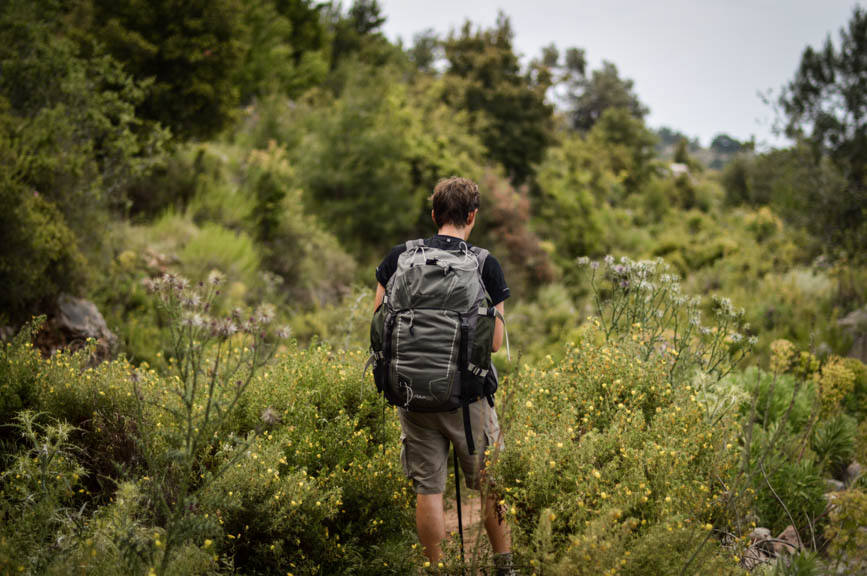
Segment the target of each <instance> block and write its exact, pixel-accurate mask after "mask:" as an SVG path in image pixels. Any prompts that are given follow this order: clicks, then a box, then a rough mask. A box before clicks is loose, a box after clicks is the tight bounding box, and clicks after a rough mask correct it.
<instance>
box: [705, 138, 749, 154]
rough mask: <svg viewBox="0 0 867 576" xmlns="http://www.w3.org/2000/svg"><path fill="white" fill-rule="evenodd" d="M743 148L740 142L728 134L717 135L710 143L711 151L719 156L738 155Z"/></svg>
mask: <svg viewBox="0 0 867 576" xmlns="http://www.w3.org/2000/svg"><path fill="white" fill-rule="evenodd" d="M743 146H744V145H743V144H742V143H741V142H740V141H738V140H736V139H734V138H732V137H731V136H729V135H728V134H717V135H716V136H714V138H713V140H711V143H710V149H711V150H713V151H714V152H716V153H718V154H736V153H738V152H740V151H741V148H743Z"/></svg>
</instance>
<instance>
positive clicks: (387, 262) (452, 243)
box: [376, 234, 509, 306]
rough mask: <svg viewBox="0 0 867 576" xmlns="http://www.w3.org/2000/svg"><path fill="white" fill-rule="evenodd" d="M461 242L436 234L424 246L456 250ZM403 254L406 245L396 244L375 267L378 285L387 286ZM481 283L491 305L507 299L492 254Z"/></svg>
mask: <svg viewBox="0 0 867 576" xmlns="http://www.w3.org/2000/svg"><path fill="white" fill-rule="evenodd" d="M463 241H464V239H463V238H457V237H455V236H446V235H444V234H437V235H436V236H431V237H430V238H426V239H425V241H424V245H425V246H430V247H431V248H439V249H441V250H456V249H457V246H458V245H459V244H460V243H461V242H463ZM467 247H468V248H472V244H470V243H467ZM404 252H406V244H398V245H397V246H395V247H394V248H392V249H391V252H389V253H388V256H386V257H385V259H384V260H383V261H382V263H381V264H380V265H379V266H377V268H376V280H377V281H378V282H379V283H380V284H382V285H383V286H385V285H387V284H388V280H389V278H391V276H392V274H394V272H395V270H397V259H398V258H399V257H400V255H401V254H403V253H404ZM482 282H483V283H484V284H485V290H487V291H488V295H489V296H490V297H491V304H492V305H494V306H496V305H497V304H499V303H500V302H502V301H504V300H505V299H506V298H508V297H509V287H508V286H506V278H505V276H503V268H502V267H501V266H500V262H499V261H498V260H497V259H496V258H495V257H494V255H493V254H488V257H487V258H486V259H485V266H484V268H482Z"/></svg>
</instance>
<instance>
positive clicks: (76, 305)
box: [53, 294, 117, 360]
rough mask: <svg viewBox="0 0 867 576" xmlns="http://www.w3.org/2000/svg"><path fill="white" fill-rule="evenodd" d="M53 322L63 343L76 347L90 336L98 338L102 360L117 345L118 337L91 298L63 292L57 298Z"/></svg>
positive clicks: (99, 357) (98, 347) (108, 355)
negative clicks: (109, 327)
mask: <svg viewBox="0 0 867 576" xmlns="http://www.w3.org/2000/svg"><path fill="white" fill-rule="evenodd" d="M53 324H54V328H55V329H56V331H57V332H58V333H59V335H60V336H61V338H60V344H61V345H65V346H67V347H72V348H75V347H78V346H81V345H82V344H83V343H84V341H86V340H87V339H88V338H94V339H96V340H97V351H96V352H97V357H98V359H100V360H104V359H107V358H109V357H110V356H111V353H112V351H113V350H114V348H115V347H116V345H117V337H116V336H115V335H114V334H113V333H112V332H111V330H109V329H108V326H107V325H106V323H105V318H103V317H102V314H100V312H99V310H98V309H97V307H96V305H95V304H94V303H93V302H91V301H90V300H85V299H83V298H76V297H74V296H70V295H69V294H61V295H60V296H58V298H57V315H56V317H55V318H54V322H53Z"/></svg>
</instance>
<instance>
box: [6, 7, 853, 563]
mask: <svg viewBox="0 0 867 576" xmlns="http://www.w3.org/2000/svg"><path fill="white" fill-rule="evenodd" d="M385 18H386V15H385V14H384V13H383V12H382V11H381V9H380V7H379V6H378V4H377V2H376V0H356V1H355V2H354V3H353V4H352V5H351V6H349V7H344V6H341V5H340V3H331V2H328V3H314V2H311V1H309V0H253V1H241V0H211V1H210V2H169V1H160V2H146V3H137V2H110V1H106V0H75V1H73V2H54V1H49V0H38V1H35V2H34V1H32V0H8V1H7V2H4V3H3V4H2V6H0V286H2V287H3V288H2V290H0V337H2V338H3V340H4V341H3V342H0V424H3V426H2V428H0V440H2V444H0V572H2V573H26V574H70V573H75V574H141V575H149V574H159V575H164V574H178V575H180V574H228V573H240V574H287V573H289V574H294V575H300V574H412V573H421V572H422V571H424V570H426V569H427V568H425V567H424V557H423V556H422V554H421V550H420V549H419V546H418V544H417V540H416V536H415V531H414V530H415V526H414V519H413V503H414V494H413V493H412V490H411V487H410V485H409V483H408V481H407V480H406V479H405V478H404V477H403V474H402V472H401V466H400V461H399V448H400V446H399V443H400V440H399V438H400V430H399V424H398V421H397V417H396V414H395V413H393V410H392V409H391V408H388V407H386V406H385V404H384V401H383V399H382V398H381V397H378V396H377V395H376V393H375V388H374V386H373V382H372V380H371V378H370V377H369V376H368V377H367V379H365V380H362V368H363V365H364V362H365V360H366V358H367V353H366V349H367V346H368V333H369V332H368V329H369V321H370V313H371V308H372V304H373V289H374V288H375V279H374V275H373V270H374V267H375V266H376V265H377V264H378V263H379V261H380V260H381V258H382V257H383V256H384V255H385V254H386V253H387V251H388V249H389V248H391V247H392V246H393V245H395V244H398V243H401V242H403V241H405V240H407V239H410V238H417V237H424V236H429V235H430V234H432V233H433V229H432V224H431V221H430V206H429V203H428V196H429V194H430V193H431V191H432V190H433V187H434V185H435V184H436V183H437V182H438V181H439V180H440V179H441V178H444V177H448V176H452V175H461V176H466V177H469V178H472V179H473V180H475V181H476V182H478V183H479V187H480V189H481V192H482V207H481V210H480V213H479V224H478V226H477V227H476V229H475V230H474V232H473V237H472V238H471V240H472V241H473V242H474V243H476V244H479V245H482V246H485V247H488V248H489V249H491V250H492V252H493V253H495V254H496V255H497V258H498V259H499V261H500V262H501V263H502V266H503V269H504V272H505V276H506V279H507V281H508V283H509V286H510V287H511V293H512V295H513V297H512V298H510V299H509V300H508V301H507V303H506V317H507V319H508V328H509V336H510V338H511V347H512V349H513V350H512V362H511V363H510V362H509V361H508V360H507V358H506V355H505V354H503V353H500V354H497V355H496V357H495V362H496V363H497V365H498V367H499V368H500V373H501V374H502V375H503V381H502V382H501V386H500V390H501V392H500V394H499V395H498V397H497V402H498V404H497V405H498V411H499V412H500V417H501V421H502V424H503V429H504V431H505V438H506V449H505V450H504V451H502V452H497V453H494V454H490V455H489V458H490V459H491V462H490V465H491V470H492V472H491V475H492V477H493V480H494V483H493V486H492V487H491V489H492V490H495V491H496V495H497V496H498V498H499V499H500V502H501V506H502V511H503V513H504V514H505V516H506V517H507V518H508V519H509V521H510V523H511V525H512V526H513V540H514V545H515V554H516V559H517V560H518V562H519V564H520V566H521V567H522V568H521V569H522V571H523V572H524V573H526V574H564V575H565V574H570V575H571V574H594V575H596V574H636V575H638V574H742V573H745V572H747V571H752V572H754V573H767V574H772V573H781V574H814V573H829V574H830V573H857V572H858V571H859V570H864V569H867V540H865V535H864V531H863V526H864V525H865V524H867V481H865V480H864V476H863V472H862V471H861V470H862V468H861V465H864V464H867V368H865V365H864V364H863V363H862V360H864V358H863V357H861V359H860V360H859V359H858V358H856V357H847V356H857V355H858V354H859V350H860V353H861V354H863V353H864V346H865V338H867V336H865V330H867V327H865V321H864V318H865V317H867V309H865V305H867V251H865V246H867V218H865V210H867V123H865V118H867V115H865V114H864V109H865V103H867V89H865V88H864V85H865V79H867V67H865V62H864V58H863V54H865V53H867V12H865V11H864V10H862V9H858V8H856V9H854V10H853V12H852V15H851V18H850V21H849V22H848V23H847V24H846V26H845V27H844V28H843V29H842V30H840V32H839V35H838V36H835V37H833V41H831V40H829V42H828V43H827V44H826V45H823V46H822V47H821V48H814V47H806V48H805V50H804V52H803V54H802V57H801V64H800V66H799V68H798V69H797V70H795V71H793V76H792V80H791V82H790V83H789V84H787V85H786V86H785V87H782V88H781V90H780V92H779V95H778V96H777V98H776V101H775V106H776V107H777V109H778V111H779V113H780V115H781V118H783V120H784V126H783V127H782V128H783V130H784V131H785V135H786V136H787V137H788V138H789V142H790V144H789V145H788V147H784V148H779V149H772V150H757V149H756V147H755V145H754V143H752V142H738V141H737V140H735V139H733V138H731V137H730V136H727V135H725V134H720V135H719V136H717V137H716V138H715V139H714V140H713V142H712V144H711V146H710V148H709V149H702V148H700V147H699V146H698V145H697V143H695V142H691V141H689V140H688V139H687V138H686V137H684V136H683V135H682V134H680V133H679V132H676V131H674V130H671V129H660V130H652V129H650V128H649V127H648V126H647V125H646V124H645V121H644V118H645V116H646V115H647V112H648V110H647V107H646V106H645V105H644V104H643V103H642V102H641V101H640V100H639V98H638V96H637V94H636V91H635V87H634V86H633V84H632V82H631V81H630V80H629V79H626V78H623V77H621V75H620V73H619V71H618V69H617V67H616V65H615V64H613V63H610V62H605V63H603V65H601V66H600V67H599V68H597V69H591V67H590V66H589V65H588V59H587V56H586V55H585V53H584V51H583V50H582V49H580V48H576V47H559V48H558V47H556V46H553V45H552V46H550V47H548V48H546V49H545V50H543V51H542V53H541V54H538V55H529V56H528V57H526V58H520V57H519V55H518V54H517V53H516V52H515V49H514V45H513V40H514V38H513V31H512V29H511V25H510V22H509V19H508V17H507V16H506V15H503V14H501V15H500V17H499V18H498V20H497V22H496V24H495V25H494V26H493V27H491V28H483V27H479V26H476V25H475V24H473V23H470V22H467V23H466V24H465V25H464V26H462V27H461V28H459V29H456V30H452V31H451V32H449V33H448V34H447V35H436V34H434V33H433V32H430V31H428V32H422V33H419V34H418V35H417V36H416V37H415V38H414V39H413V41H412V42H411V43H408V44H403V43H393V42H390V41H389V40H388V39H386V38H385V37H384V35H383V34H382V25H383V23H384V21H385ZM578 40H579V41H580V39H578ZM602 56H604V55H602ZM675 94H676V91H675ZM684 128H685V129H688V127H684ZM69 295H72V296H76V297H81V298H86V299H87V300H90V301H92V302H93V303H95V305H96V308H98V310H99V311H100V312H101V314H102V316H103V317H104V319H105V322H106V325H107V329H108V330H110V331H111V333H113V336H111V335H108V334H104V336H105V337H100V338H97V339H86V338H84V337H81V336H80V335H75V334H69V333H68V331H64V328H63V327H62V326H63V322H64V320H63V318H62V317H63V313H62V312H61V309H62V308H63V305H62V303H63V302H65V301H68V299H69ZM844 319H845V320H844ZM109 336H111V337H109ZM859 463H860V464H859ZM450 485H452V486H453V478H452V480H450ZM761 528H765V529H767V534H765V532H764V531H762V530H760V529H761ZM768 535H770V536H773V537H774V538H770V539H768ZM778 535H779V537H778ZM781 542H782V543H781ZM452 544H455V543H454V542H453V543H452ZM447 552H448V553H447V562H446V565H445V566H444V567H443V568H442V570H443V571H444V573H459V571H460V567H459V566H458V564H459V561H458V552H457V548H456V544H455V545H453V546H451V548H450V549H448V550H447ZM467 557H468V562H470V563H473V564H474V565H476V567H479V566H482V567H484V566H487V565H488V564H489V552H488V551H487V549H486V548H485V547H484V546H480V547H479V548H477V549H474V550H472V551H468V553H467ZM436 568H437V567H432V569H436Z"/></svg>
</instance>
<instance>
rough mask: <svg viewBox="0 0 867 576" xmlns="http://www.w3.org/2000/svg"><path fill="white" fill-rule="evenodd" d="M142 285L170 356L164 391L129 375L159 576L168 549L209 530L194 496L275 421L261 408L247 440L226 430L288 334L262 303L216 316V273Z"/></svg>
mask: <svg viewBox="0 0 867 576" xmlns="http://www.w3.org/2000/svg"><path fill="white" fill-rule="evenodd" d="M145 283H146V287H147V288H148V290H149V291H150V292H152V293H153V294H155V295H156V297H157V298H158V302H159V307H160V309H161V311H162V313H163V314H164V315H165V317H166V320H167V325H168V334H169V342H168V347H169V350H170V353H171V356H170V359H169V363H168V366H169V370H170V372H171V373H170V374H169V377H168V378H166V379H165V381H166V382H168V384H169V385H168V387H167V388H165V389H162V390H154V389H153V387H148V379H147V377H146V376H143V375H142V374H141V373H138V372H136V373H134V374H133V375H132V382H133V387H134V389H135V396H136V398H137V399H138V419H139V426H138V428H139V430H141V431H142V440H143V442H142V452H143V456H144V458H145V460H146V462H147V465H148V469H149V470H148V471H149V476H148V479H147V480H148V481H149V486H150V488H151V492H152V497H153V499H154V504H155V505H156V512H157V515H158V518H157V521H159V522H161V523H162V524H163V525H164V527H165V532H164V534H163V535H162V538H161V539H158V540H156V542H155V546H156V548H157V549H159V548H162V552H161V558H159V560H158V565H157V572H158V573H160V574H162V573H165V571H166V569H167V568H168V566H169V564H170V562H171V559H172V552H173V550H175V549H176V548H177V547H179V546H180V545H182V544H184V543H185V541H187V540H188V539H191V538H194V537H196V536H198V535H200V534H201V533H207V532H209V531H211V532H212V531H214V530H215V527H213V526H209V524H211V523H210V522H209V521H207V520H205V519H204V518H199V517H198V516H197V514H196V510H197V497H196V494H197V492H198V491H200V490H202V489H204V488H206V487H207V486H208V485H209V484H211V483H213V482H214V481H215V480H217V479H218V478H219V477H220V476H222V475H223V473H224V472H225V471H226V470H227V469H228V468H229V467H230V466H232V465H234V463H235V461H236V460H237V459H239V458H240V457H241V456H243V455H244V453H245V452H246V448H247V447H248V446H249V444H250V443H252V442H253V440H254V439H255V437H256V435H257V434H259V433H260V432H261V430H262V429H263V428H264V427H266V426H270V425H273V424H274V423H275V419H274V418H273V415H272V414H270V413H268V411H267V410H266V413H265V414H263V417H262V423H261V424H260V426H258V427H257V428H256V429H254V430H251V431H249V432H248V433H247V434H246V436H245V437H243V438H241V437H236V435H235V434H234V432H233V431H232V430H231V429H230V422H231V419H232V417H233V415H234V413H235V412H236V408H238V405H239V403H240V402H241V400H242V397H243V396H244V392H245V391H246V390H247V388H248V387H249V385H250V383H251V381H252V380H253V378H254V376H255V374H256V372H257V370H259V369H260V368H261V367H262V366H264V365H265V364H266V363H267V362H268V361H269V360H270V359H271V358H272V356H273V354H274V352H275V350H276V348H277V345H278V342H279V340H280V339H281V338H286V337H288V335H289V333H288V330H287V329H285V328H281V329H278V330H274V329H273V326H272V325H273V322H274V316H275V313H274V308H273V307H272V306H270V305H267V304H265V305H261V306H259V307H258V308H257V309H256V310H255V311H253V312H252V313H244V312H242V311H241V310H240V309H235V310H232V311H231V312H230V313H229V314H228V315H224V316H218V315H216V312H217V309H218V308H217V301H218V298H219V296H220V293H221V292H220V286H221V285H222V283H223V276H222V274H220V273H218V272H212V273H211V274H210V275H209V277H208V279H207V281H206V282H204V281H203V282H199V283H197V284H195V285H193V284H191V283H190V282H189V281H188V280H187V279H185V278H183V277H181V276H178V275H175V274H171V273H169V274H165V275H164V276H162V277H161V278H158V279H156V280H150V279H148V280H146V281H145ZM232 445H234V446H235V448H236V449H235V450H233V451H232V452H231V453H232V454H233V456H232V457H230V458H228V459H226V460H224V461H222V462H220V461H219V459H218V458H216V457H215V456H214V455H215V454H216V453H217V452H218V450H219V449H220V448H225V447H227V446H232ZM212 461H217V463H216V464H211V462H212ZM155 556H156V557H158V556H159V550H156V551H155ZM156 557H155V559H154V560H155V561H157V558H156Z"/></svg>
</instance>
